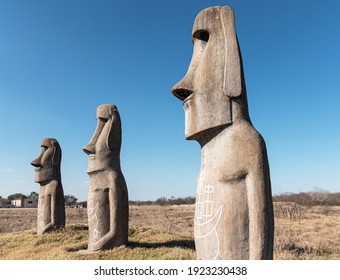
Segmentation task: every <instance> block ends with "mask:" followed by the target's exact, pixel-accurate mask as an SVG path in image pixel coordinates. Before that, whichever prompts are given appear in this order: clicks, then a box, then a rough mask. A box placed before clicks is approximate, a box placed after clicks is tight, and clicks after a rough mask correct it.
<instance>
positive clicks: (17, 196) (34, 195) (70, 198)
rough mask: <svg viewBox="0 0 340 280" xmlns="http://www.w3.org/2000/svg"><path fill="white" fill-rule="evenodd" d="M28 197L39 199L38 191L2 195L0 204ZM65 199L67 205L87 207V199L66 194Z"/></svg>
mask: <svg viewBox="0 0 340 280" xmlns="http://www.w3.org/2000/svg"><path fill="white" fill-rule="evenodd" d="M26 198H32V199H38V198H39V194H38V193H37V192H31V193H30V194H28V195H25V194H23V193H14V194H11V195H9V196H8V197H7V198H3V197H1V196H0V204H1V205H6V204H11V201H12V200H16V199H26ZM64 199H65V206H67V207H78V206H83V207H86V205H87V202H86V201H82V202H77V201H78V198H76V197H75V196H74V195H70V194H66V195H64Z"/></svg>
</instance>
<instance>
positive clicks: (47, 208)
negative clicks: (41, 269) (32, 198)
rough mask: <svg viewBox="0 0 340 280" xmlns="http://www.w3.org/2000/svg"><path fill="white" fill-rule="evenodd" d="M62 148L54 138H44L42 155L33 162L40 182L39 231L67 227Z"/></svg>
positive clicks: (44, 231) (36, 180)
mask: <svg viewBox="0 0 340 280" xmlns="http://www.w3.org/2000/svg"><path fill="white" fill-rule="evenodd" d="M60 163H61V149H60V146H59V143H58V141H57V140H56V139H53V138H43V139H42V142H41V152H40V155H39V156H38V157H37V158H36V159H35V160H33V161H32V162H31V164H32V165H33V166H35V167H36V168H35V180H34V181H35V182H36V183H39V184H40V193H39V201H38V219H37V222H38V223H37V233H38V234H44V233H46V232H49V231H54V230H60V229H63V228H64V227H65V200H64V191H63V186H62V184H61V175H60Z"/></svg>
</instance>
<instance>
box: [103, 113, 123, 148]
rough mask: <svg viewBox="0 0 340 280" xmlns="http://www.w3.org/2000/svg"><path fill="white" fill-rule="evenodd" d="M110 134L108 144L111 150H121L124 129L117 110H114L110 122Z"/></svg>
mask: <svg viewBox="0 0 340 280" xmlns="http://www.w3.org/2000/svg"><path fill="white" fill-rule="evenodd" d="M108 125H109V133H108V134H107V139H106V143H107V146H108V147H109V148H110V150H120V147H121V144H122V128H121V121H120V116H119V113H118V111H117V110H112V113H111V118H110V119H109V120H108Z"/></svg>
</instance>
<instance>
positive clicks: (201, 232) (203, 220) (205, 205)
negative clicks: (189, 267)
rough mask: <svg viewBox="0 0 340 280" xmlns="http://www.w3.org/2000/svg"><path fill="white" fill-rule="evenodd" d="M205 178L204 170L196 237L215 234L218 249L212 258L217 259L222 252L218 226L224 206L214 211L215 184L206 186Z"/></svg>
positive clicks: (198, 194) (199, 195)
mask: <svg viewBox="0 0 340 280" xmlns="http://www.w3.org/2000/svg"><path fill="white" fill-rule="evenodd" d="M204 180H205V173H204V172H202V174H201V178H200V180H199V182H198V186H197V194H196V209H195V220H194V223H195V228H196V229H197V230H195V232H194V236H195V238H197V239H200V238H208V237H213V236H214V235H215V238H212V239H215V242H216V248H217V251H216V254H215V256H214V257H213V258H212V259H217V257H218V255H219V252H220V242H219V236H218V233H217V231H216V226H217V224H218V223H219V221H220V218H221V216H222V211H223V206H222V205H220V207H219V208H218V209H217V211H216V212H215V213H213V207H214V201H213V200H212V194H213V192H214V186H210V185H208V186H205V185H204V183H205V182H204ZM212 247H215V246H212Z"/></svg>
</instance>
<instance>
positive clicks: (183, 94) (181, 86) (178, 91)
mask: <svg viewBox="0 0 340 280" xmlns="http://www.w3.org/2000/svg"><path fill="white" fill-rule="evenodd" d="M192 89H193V75H191V74H190V73H189V72H188V73H187V74H186V75H185V77H184V78H183V79H182V80H181V81H179V82H178V83H177V84H175V85H174V86H173V88H172V89H171V92H172V94H173V95H175V96H176V97H177V98H178V99H180V100H182V101H184V100H185V99H186V98H188V96H189V95H191V94H192V93H193V90H192Z"/></svg>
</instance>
